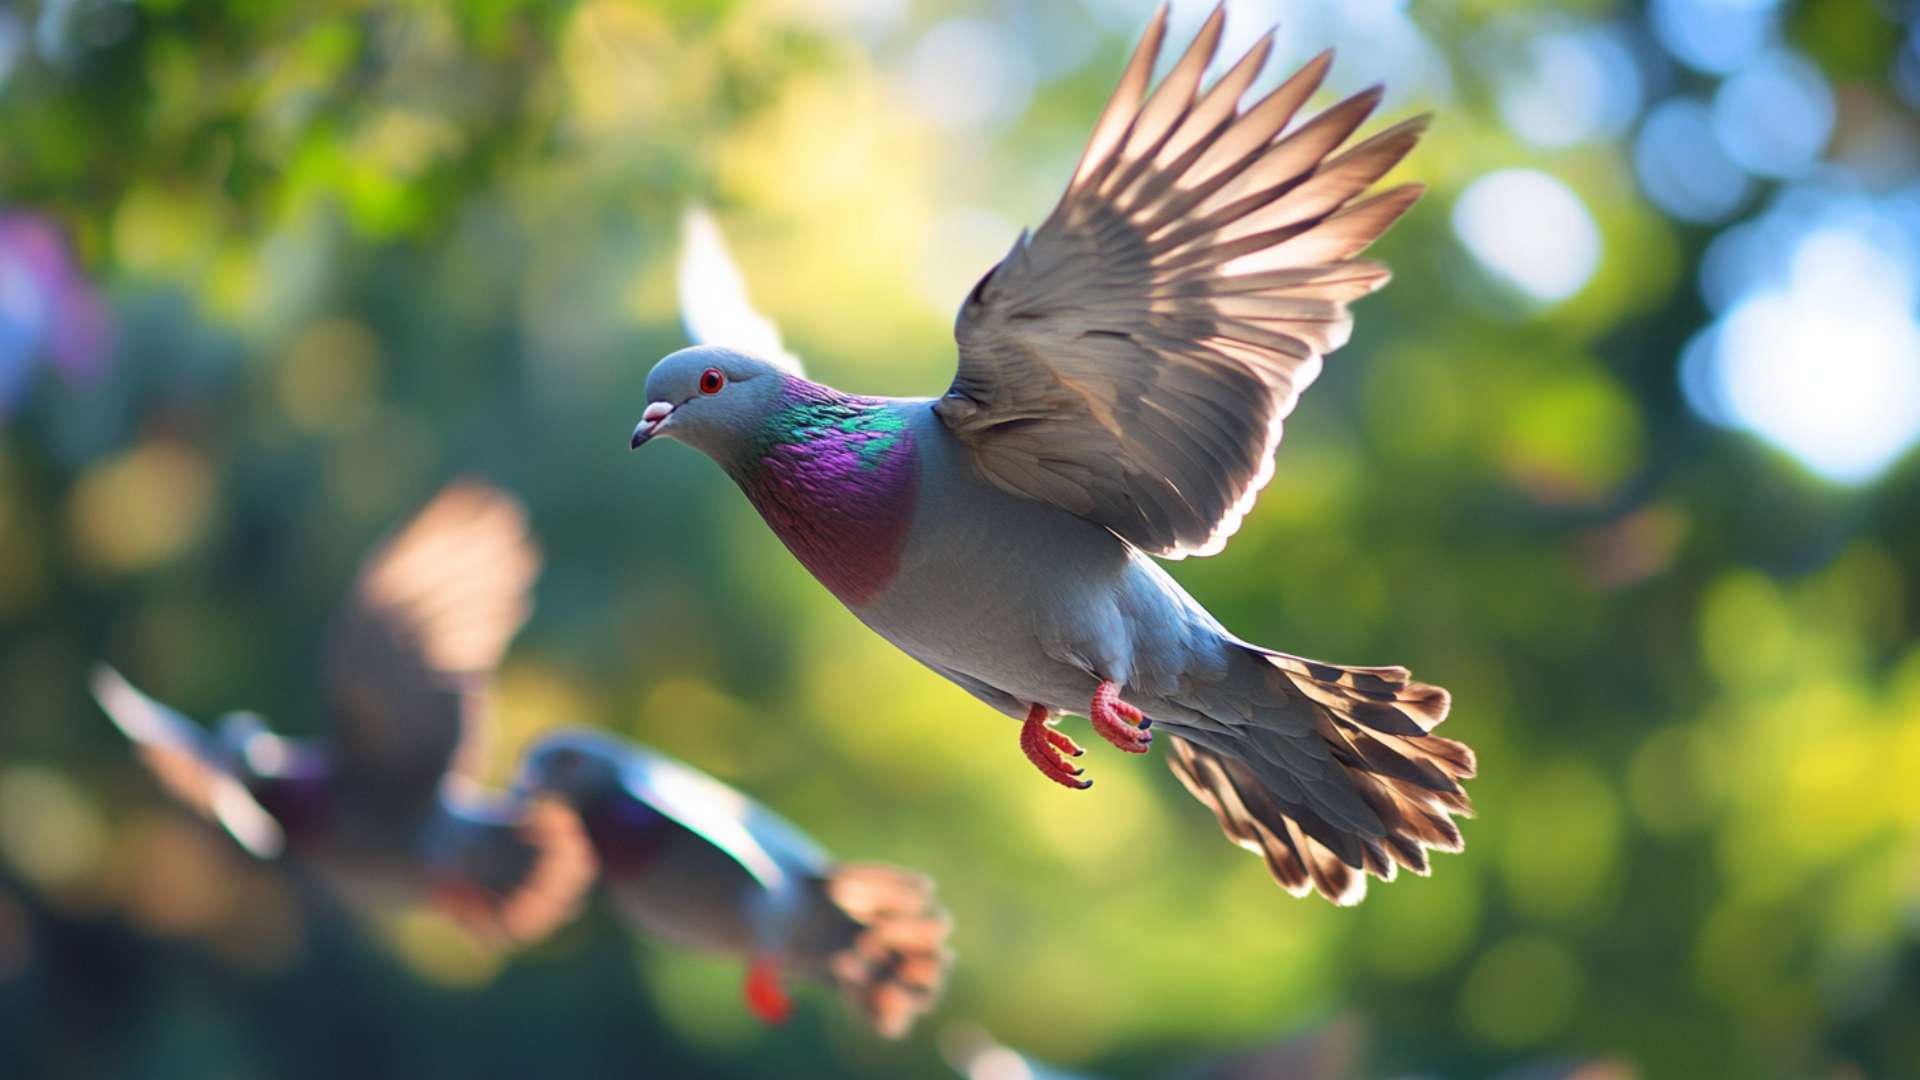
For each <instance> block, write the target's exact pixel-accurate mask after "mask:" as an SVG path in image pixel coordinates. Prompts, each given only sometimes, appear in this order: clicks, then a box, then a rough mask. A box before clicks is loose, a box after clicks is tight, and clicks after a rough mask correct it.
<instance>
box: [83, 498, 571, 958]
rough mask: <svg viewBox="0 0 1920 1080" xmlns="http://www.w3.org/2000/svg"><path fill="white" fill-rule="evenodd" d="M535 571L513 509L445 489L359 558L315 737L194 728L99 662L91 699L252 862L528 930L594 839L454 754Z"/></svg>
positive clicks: (460, 749)
mask: <svg viewBox="0 0 1920 1080" xmlns="http://www.w3.org/2000/svg"><path fill="white" fill-rule="evenodd" d="M539 565H540V556H539V552H538V550H537V549H536V548H535V547H534V545H533V542H532V541H531V540H530V539H529V537H528V535H527V529H526V516H525V513H524V512H523V511H522V509H521V507H520V505H519V504H518V503H517V502H515V501H514V500H513V499H511V498H509V497H508V496H506V495H505V494H503V493H501V492H499V491H496V490H493V489H491V488H487V487H483V486H480V485H478V484H475V483H469V482H462V483H456V484H454V485H451V486H449V487H448V488H446V489H445V490H444V491H442V492H441V493H440V494H439V495H438V496H436V497H435V498H434V500H433V501H432V502H431V503H430V504H429V505H428V506H427V507H426V508H425V509H424V510H422V511H421V512H420V513H419V515H418V516H417V517H415V518H414V519H413V521H412V522H411V523H409V524H408V525H407V526H406V527H405V528H404V529H402V530H401V531H400V532H399V534H398V535H397V536H395V537H393V538H392V539H390V540H388V541H387V542H386V543H384V544H383V545H382V546H381V547H380V548H378V549H377V550H376V551H375V552H374V553H373V554H372V555H370V556H369V557H368V558H367V560H366V562H365V564H364V565H363V567H362V568H361V571H360V575H359V579H358V580H357V581H356V582H355V584H354V587H353V590H352V592H351V594H350V595H349V596H348V597H347V600H346V602H345V604H344V605H343V606H342V608H341V610H340V611H339V612H338V613H337V615H336V617H335V621H334V624H333V626H332V629H331V634H330V638H329V642H328V645H327V649H326V656H325V661H324V663H323V665H322V687H321V700H322V709H323V714H322V715H323V716H324V718H325V722H326V727H327V730H326V734H325V735H324V736H323V737H320V738H316V739H290V738H283V737H281V736H278V735H274V734H271V733H270V732H268V731H267V729H266V727H265V726H264V724H263V723H262V722H261V720H260V718H259V717H257V716H254V715H253V714H251V713H236V714H231V715H229V716H228V717H226V718H225V719H224V720H223V722H222V723H221V725H220V726H219V728H218V729H217V731H216V732H215V733H213V734H209V733H208V732H206V731H205V730H204V729H202V728H201V727H199V726H198V725H196V724H194V723H193V722H192V721H190V720H188V719H187V718H185V717H184V716H182V715H180V714H179V713H178V712H175V711H174V710H173V709H170V708H168V707H167V706H166V705H163V704H161V703H160V702H158V701H155V700H153V699H152V698H150V697H148V696H146V695H145V694H142V693H141V692H140V691H138V690H136V689H134V688H133V686H132V685H131V684H129V683H128V682H127V680H126V679H124V678H122V677H121V676H120V674H119V673H118V672H116V671H114V670H113V669H112V668H109V667H107V666H106V665H104V664H102V665H99V666H97V667H96V668H95V670H94V675H93V693H94V696H95V698H96V699H98V701H99V702H100V706H101V708H103V709H104V710H106V713H107V715H108V716H109V717H110V718H112V720H113V722H114V724H115V725H117V726H118V727H119V728H120V730H121V731H122V732H123V733H125V734H126V736H127V737H128V738H129V739H131V740H132V741H133V743H134V745H135V747H136V748H137V749H138V751H139V754H140V757H141V760H142V761H144V762H145V763H146V765H147V767H148V769H149V770H151V771H152V773H153V774H154V776H155V777H156V778H157V779H158V780H159V781H160V784H161V786H162V787H164V788H165V789H166V790H167V791H168V792H169V793H171V794H172V795H173V796H174V797H175V798H177V799H179V800H180V801H182V802H184V803H186V804H187V805H188V806H189V807H191V808H193V809H194V810H196V811H198V812H199V813H201V814H202V815H204V816H205V817H207V818H209V819H210V820H213V821H216V822H218V823H219V824H220V825H222V826H224V827H225V828H226V830H227V831H228V832H229V833H231V834H232V835H233V837H234V839H235V840H237V841H239V843H240V844H241V846H243V847H245V848H246V849H247V850H248V851H249V852H251V853H252V854H254V855H256V856H258V857H261V858H272V857H276V856H280V855H285V856H287V857H289V858H291V859H293V860H295V861H297V862H298V863H299V864H300V865H302V866H303V867H306V868H309V869H311V870H313V871H314V872H315V873H316V875H317V876H318V877H319V878H320V879H321V880H322V881H323V882H325V883H326V884H328V885H329V886H331V887H332V888H333V889H334V891H336V892H337V893H338V894H339V895H340V896H341V897H342V898H343V899H344V900H346V901H347V902H348V903H349V904H350V905H352V906H356V907H361V908H367V907H377V906H382V905H386V904H390V903H403V902H408V901H412V900H415V899H419V898H421V897H425V898H427V899H429V900H430V901H432V902H434V903H435V904H437V905H438V906H440V907H442V908H443V909H444V910H446V911H448V912H449V913H450V914H452V915H454V916H455V917H457V918H459V919H460V920H461V921H462V922H463V923H465V924H466V925H467V926H468V927H470V928H471V929H472V930H474V931H475V932H476V934H478V935H479V936H481V937H482V938H484V939H487V940H492V941H499V942H524V941H529V940H532V939H535V938H538V937H541V936H543V935H544V934H545V933H546V932H547V931H549V930H551V929H552V928H553V927H555V926H556V925H557V924H559V923H560V922H562V921H563V920H565V919H566V918H568V917H569V916H571V914H572V913H573V912H574V910H575V909H576V908H577V906H578V901H579V899H580V898H581V897H582V896H583V895H584V893H585V891H586V889H587V887H588V885H590V884H591V882H592V879H593V873H594V866H593V855H592V849H591V847H590V845H589V844H588V843H587V840H586V836H585V833H584V832H583V830H582V829H581V828H580V822H579V819H578V817H577V816H576V815H575V814H574V813H573V811H572V810H570V809H568V808H567V807H566V806H565V804H564V803H561V802H559V801H557V800H544V801H541V800H523V799H517V798H507V797H505V796H502V795H499V794H488V793H486V792H483V791H481V790H479V789H478V788H477V787H476V786H475V785H474V783H473V781H472V780H471V779H469V778H468V777H467V776H466V775H464V772H463V770H464V760H463V759H465V758H466V757H467V756H468V755H469V754H470V753H471V752H472V748H473V746H474V743H475V739H476V737H477V735H478V734H479V732H478V730H477V729H478V728H479V726H480V720H481V715H480V714H481V704H482V702H481V699H480V695H481V692H482V691H483V690H484V689H485V683H486V679H487V676H488V674H489V673H490V672H491V671H492V669H493V668H494V666H495V664H497V663H498V661H499V659H500V656H501V654H502V653H503V652H504V651H505V650H506V647H507V643H508V641H509V640H511V639H512V637H513V635H514V634H515V633H516V632H517V631H518V630H519V628H520V625H521V623H523V622H524V621H525V620H526V617H527V615H528V613H529V611H530V605H531V601H530V598H529V591H530V589H531V587H532V585H533V581H534V578H535V576H536V575H537V574H538V572H539Z"/></svg>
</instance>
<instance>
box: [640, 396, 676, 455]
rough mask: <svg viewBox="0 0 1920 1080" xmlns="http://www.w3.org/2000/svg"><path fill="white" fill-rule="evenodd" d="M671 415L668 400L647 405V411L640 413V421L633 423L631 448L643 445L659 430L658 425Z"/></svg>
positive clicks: (670, 406)
mask: <svg viewBox="0 0 1920 1080" xmlns="http://www.w3.org/2000/svg"><path fill="white" fill-rule="evenodd" d="M672 415H673V406H672V405H671V404H669V403H668V402H665V401H656V402H654V403H653V404H651V405H648V406H647V411H646V412H643V413H641V414H640V422H639V423H638V424H636V425H634V428H633V448H634V449H635V450H638V449H640V447H641V446H643V445H645V443H646V441H647V440H648V439H651V438H653V436H654V434H655V433H656V432H658V431H659V430H660V425H661V424H664V423H666V422H667V417H669V416H672Z"/></svg>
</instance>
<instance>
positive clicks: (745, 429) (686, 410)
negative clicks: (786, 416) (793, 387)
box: [633, 345, 790, 462]
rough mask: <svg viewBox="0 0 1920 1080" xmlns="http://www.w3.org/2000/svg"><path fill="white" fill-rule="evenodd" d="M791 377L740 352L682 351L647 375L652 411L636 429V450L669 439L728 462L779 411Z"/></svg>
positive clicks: (720, 349) (700, 348)
mask: <svg viewBox="0 0 1920 1080" xmlns="http://www.w3.org/2000/svg"><path fill="white" fill-rule="evenodd" d="M788 378H790V376H789V375H788V374H787V372H786V371H784V370H782V369H781V368H780V367H779V366H778V365H776V364H773V363H771V362H769V361H766V360H762V359H760V358H759V357H757V356H754V355H752V354H750V353H744V352H740V351H739V350H737V349H729V348H725V347H722V346H718V345H696V346H694V347H693V348H690V349H681V350H680V351H679V352H677V353H673V354H672V355H670V356H668V357H666V358H665V359H663V360H661V361H660V362H659V363H658V364H655V365H654V366H653V370H652V371H651V372H649V373H648V374H647V408H646V411H645V412H643V413H642V414H641V415H640V423H639V425H638V426H636V427H635V428H634V429H633V448H634V449H635V450H638V449H640V447H641V446H642V445H643V444H645V443H646V442H647V441H649V440H651V439H652V438H654V437H655V436H664V437H666V438H671V439H678V440H680V441H681V442H683V443H686V444H687V445H688V446H691V447H693V448H694V449H696V450H699V451H701V452H703V453H705V454H706V455H707V456H708V457H712V458H714V459H716V460H719V461H722V462H725V461H726V460H728V458H729V457H730V456H731V455H732V453H733V452H734V449H735V448H736V447H739V446H742V445H745V444H746V443H747V442H748V441H749V440H750V439H751V438H752V436H753V434H754V433H755V432H756V431H758V430H759V429H760V427H761V426H762V424H763V423H764V422H765V420H766V418H767V417H768V416H769V415H771V414H772V413H773V412H774V411H776V410H777V409H778V408H779V407H780V402H781V399H782V397H783V396H784V393H783V392H784V390H785V387H786V383H787V379H788Z"/></svg>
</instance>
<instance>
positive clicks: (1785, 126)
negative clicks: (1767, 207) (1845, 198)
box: [1713, 49, 1833, 177]
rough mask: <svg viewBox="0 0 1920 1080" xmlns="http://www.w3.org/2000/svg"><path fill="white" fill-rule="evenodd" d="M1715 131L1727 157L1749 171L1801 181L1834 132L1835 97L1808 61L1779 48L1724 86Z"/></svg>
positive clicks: (1716, 108)
mask: <svg viewBox="0 0 1920 1080" xmlns="http://www.w3.org/2000/svg"><path fill="white" fill-rule="evenodd" d="M1713 128H1714V133H1715V134H1716V135H1717V136H1718V137H1719V139H1720V143H1721V145H1722V146H1724V147H1725V148H1726V151H1727V156H1728V157H1730V158H1732V159H1733V160H1734V162H1735V163H1736V164H1738V165H1740V166H1741V167H1743V168H1745V169H1746V170H1748V171H1749V172H1753V173H1759V174H1761V175H1764V176H1778V177H1795V176H1800V175H1802V174H1804V173H1805V172H1806V171H1807V170H1808V169H1809V168H1810V167H1811V166H1812V165H1813V163H1814V162H1815V161H1816V160H1818V159H1819V157H1820V153H1821V151H1822V150H1824V149H1825V148H1826V145H1827V136H1828V135H1829V134H1830V133H1831V132H1832V131H1833V92H1832V91H1831V90H1830V89H1828V87H1827V81H1826V79H1825V78H1823V77H1821V75H1820V71H1819V69H1818V68H1815V67H1814V66H1813V65H1812V64H1810V63H1808V62H1807V60H1806V59H1805V58H1804V57H1801V56H1800V55H1798V54H1796V53H1793V52H1789V51H1787V50H1784V49H1776V50H1773V51H1771V52H1768V53H1765V54H1763V55H1761V56H1759V57H1756V58H1755V59H1754V60H1753V61H1752V62H1751V63H1749V64H1747V65H1746V66H1744V67H1742V68H1741V69H1740V70H1739V71H1738V72H1737V73H1735V74H1734V76H1733V77H1732V78H1730V79H1728V80H1727V81H1726V82H1724V83H1722V84H1721V85H1720V89H1719V91H1718V92H1717V93H1716V94H1714V97H1713Z"/></svg>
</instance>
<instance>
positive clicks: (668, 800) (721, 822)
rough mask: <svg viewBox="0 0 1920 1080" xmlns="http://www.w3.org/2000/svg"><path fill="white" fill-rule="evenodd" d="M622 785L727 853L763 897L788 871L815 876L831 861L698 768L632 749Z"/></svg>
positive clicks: (785, 882) (781, 885)
mask: <svg viewBox="0 0 1920 1080" xmlns="http://www.w3.org/2000/svg"><path fill="white" fill-rule="evenodd" d="M625 780H626V785H627V789H628V790H629V791H631V792H632V793H633V795H634V797H635V798H637V799H639V800H640V801H642V802H644V803H646V804H647V805H648V806H651V807H653V808H654V809H655V810H657V811H659V812H660V813H661V814H664V815H665V816H667V817H669V818H672V819H673V820H674V821H676V822H678V823H679V824H680V825H682V826H684V827H685V828H687V829H688V830H690V831H692V832H693V833H695V834H697V835H699V836H700V837H701V838H702V839H704V840H706V841H707V842H708V843H710V844H712V845H714V846H715V847H717V848H719V849H720V850H722V851H724V852H726V853H727V855H728V857H730V858H732V859H733V861H735V862H737V863H739V864H740V866H741V867H742V868H744V869H745V870H746V871H747V873H749V874H752V875H753V876H754V879H755V880H757V881H759V882H760V884H761V885H762V886H764V887H765V888H766V889H767V890H768V891H769V892H781V891H783V890H785V889H786V888H788V887H789V885H790V884H791V879H790V874H791V873H794V872H806V873H820V872H822V871H824V870H825V869H826V867H827V866H828V865H829V864H830V863H831V862H832V857H831V856H829V855H828V854H827V852H826V851H825V850H824V849H822V848H821V847H820V845H819V844H816V843H814V841H813V840H812V838H810V837H808V836H807V835H806V834H805V833H802V832H801V831H800V830H799V829H797V828H795V827H794V826H793V825H791V824H789V823H788V822H787V821H786V820H785V819H784V818H782V817H780V816H779V815H778V814H775V813H774V812H773V811H771V810H768V809H767V808H766V807H764V806H761V805H760V804H759V803H756V802H754V801H753V800H752V799H749V798H747V797H746V796H745V795H742V794H741V793H739V792H738V791H735V790H734V789H733V788H730V787H728V786H727V785H725V784H723V783H721V782H720V781H718V780H715V779H714V778H713V777H711V776H708V775H707V774H706V773H703V772H701V771H699V770H698V769H694V768H691V767H689V766H686V765H683V764H681V763H680V762H678V761H675V760H674V759H673V758H670V757H668V756H666V755H665V754H661V753H658V752H656V751H652V750H645V749H641V748H639V747H635V748H633V749H632V751H630V754H629V757H628V758H627V763H626V771H625Z"/></svg>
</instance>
